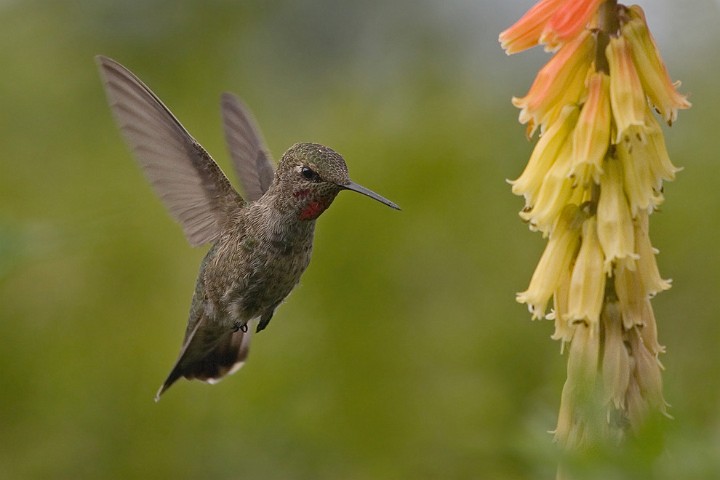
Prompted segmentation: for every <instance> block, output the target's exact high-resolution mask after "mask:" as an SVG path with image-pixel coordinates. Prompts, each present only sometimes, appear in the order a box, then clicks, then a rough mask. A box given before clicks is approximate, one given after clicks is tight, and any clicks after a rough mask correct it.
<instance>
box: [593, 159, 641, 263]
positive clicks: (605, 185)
mask: <svg viewBox="0 0 720 480" xmlns="http://www.w3.org/2000/svg"><path fill="white" fill-rule="evenodd" d="M597 222H598V238H599V239H600V245H601V246H602V249H603V252H604V253H605V272H606V273H611V271H612V266H613V263H617V262H618V261H621V262H624V264H625V265H627V266H629V267H632V266H633V264H634V260H635V259H636V258H637V255H636V252H635V232H634V229H633V222H632V218H631V216H630V207H629V206H628V200H627V197H626V196H625V192H624V191H623V173H622V165H621V164H620V161H618V160H617V159H615V158H612V157H611V158H608V159H607V162H606V166H605V172H604V173H603V175H602V177H601V178H600V199H599V201H598V206H597Z"/></svg>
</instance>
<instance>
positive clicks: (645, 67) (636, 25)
mask: <svg viewBox="0 0 720 480" xmlns="http://www.w3.org/2000/svg"><path fill="white" fill-rule="evenodd" d="M629 12H630V17H631V19H632V20H630V21H629V22H627V23H626V24H625V25H624V26H623V28H622V36H623V37H625V38H626V39H627V41H628V43H629V44H630V47H631V52H632V58H633V61H634V63H635V66H636V67H637V72H638V75H639V76H640V81H641V83H642V86H643V89H644V90H645V93H646V94H647V96H648V97H649V98H650V101H651V102H652V104H653V105H654V106H655V108H656V109H657V111H658V113H660V115H661V116H662V117H663V119H665V121H666V122H667V123H668V124H672V122H674V121H675V120H676V119H677V111H678V109H685V108H690V102H688V100H687V97H685V96H684V95H680V94H679V93H678V91H677V90H676V89H675V87H676V86H678V85H679V84H680V83H679V82H678V83H677V84H673V82H672V81H671V80H670V75H669V74H668V71H667V68H666V67H665V63H663V61H662V58H660V52H659V51H658V49H657V46H656V45H655V40H654V39H653V38H652V35H651V34H650V30H649V29H648V26H647V23H646V21H645V13H644V12H643V11H642V8H640V7H639V6H637V5H633V6H632V7H630V9H629Z"/></svg>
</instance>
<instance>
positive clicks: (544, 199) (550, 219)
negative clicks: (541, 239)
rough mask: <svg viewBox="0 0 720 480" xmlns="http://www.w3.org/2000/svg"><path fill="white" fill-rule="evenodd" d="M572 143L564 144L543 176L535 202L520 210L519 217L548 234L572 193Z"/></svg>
mask: <svg viewBox="0 0 720 480" xmlns="http://www.w3.org/2000/svg"><path fill="white" fill-rule="evenodd" d="M571 155H572V145H571V144H570V142H565V145H564V146H563V148H562V149H561V150H560V152H559V153H558V158H557V160H556V161H555V163H554V164H553V166H552V167H551V168H550V170H549V171H548V172H547V174H546V175H545V178H543V182H542V185H541V186H540V191H539V192H538V195H537V201H536V202H535V204H534V205H533V206H532V207H530V208H528V209H525V210H524V211H522V212H520V217H521V218H522V219H523V220H525V221H527V222H530V224H531V227H532V228H534V229H537V230H539V231H541V232H543V233H545V234H549V233H550V232H551V230H552V228H553V226H554V225H555V222H556V220H557V219H558V217H559V216H560V213H561V212H562V211H563V208H565V206H566V205H568V204H569V203H571V202H570V198H571V197H572V194H573V181H572V179H571V178H570V163H571V161H572V158H571Z"/></svg>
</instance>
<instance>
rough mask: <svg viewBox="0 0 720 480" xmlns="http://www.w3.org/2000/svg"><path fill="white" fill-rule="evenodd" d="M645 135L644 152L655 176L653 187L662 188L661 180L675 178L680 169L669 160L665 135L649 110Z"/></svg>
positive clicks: (646, 117) (646, 116)
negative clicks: (645, 144)
mask: <svg viewBox="0 0 720 480" xmlns="http://www.w3.org/2000/svg"><path fill="white" fill-rule="evenodd" d="M645 125H647V128H646V130H645V137H646V139H647V146H646V153H647V161H648V163H649V165H650V171H651V172H652V175H653V177H654V178H655V184H656V186H655V188H657V189H658V190H660V189H661V188H662V181H663V180H675V174H676V173H677V172H678V171H680V170H681V169H680V168H677V167H676V166H675V165H673V164H672V162H671V161H670V156H669V155H668V152H667V148H666V147H665V136H664V135H663V132H662V129H661V128H660V124H659V123H658V122H657V120H655V117H654V116H653V114H652V113H651V112H649V111H648V112H647V113H646V115H645Z"/></svg>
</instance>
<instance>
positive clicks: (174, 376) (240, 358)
mask: <svg viewBox="0 0 720 480" xmlns="http://www.w3.org/2000/svg"><path fill="white" fill-rule="evenodd" d="M251 331H252V330H250V329H248V331H246V332H243V331H242V330H239V331H237V332H234V331H233V330H232V329H231V328H228V327H225V326H214V325H209V324H208V322H207V317H205V316H203V317H202V318H201V319H200V320H199V321H198V323H197V324H196V325H195V328H194V329H193V330H192V332H190V334H189V335H188V336H187V338H186V340H185V344H184V345H183V347H182V349H181V350H180V355H179V356H178V359H177V361H176V362H175V365H174V366H173V368H172V370H171V371H170V374H169V375H168V377H167V379H166V380H165V382H164V383H163V384H162V386H161V387H160V389H159V390H158V392H157V395H156V396H155V401H156V402H157V401H159V400H160V395H162V394H163V393H164V392H165V390H167V389H168V388H170V387H171V386H172V384H173V383H175V382H176V381H177V380H178V379H179V378H180V377H185V378H187V379H188V380H192V379H198V380H202V381H204V382H208V383H217V382H219V381H220V380H222V379H223V377H225V376H226V375H230V374H232V373H235V372H236V371H237V370H238V369H239V368H240V367H242V365H243V363H244V362H245V359H246V358H247V355H248V350H249V348H250V336H251V333H250V332H251Z"/></svg>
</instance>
